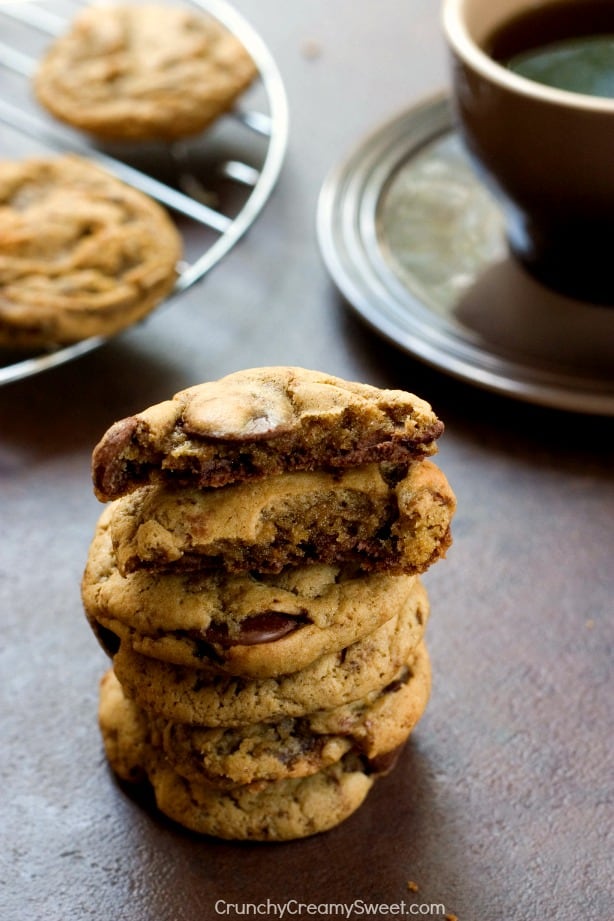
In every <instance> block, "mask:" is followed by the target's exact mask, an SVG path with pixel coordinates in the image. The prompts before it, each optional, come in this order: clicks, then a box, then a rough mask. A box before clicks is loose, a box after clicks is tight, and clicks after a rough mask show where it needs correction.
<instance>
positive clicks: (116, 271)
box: [0, 156, 182, 349]
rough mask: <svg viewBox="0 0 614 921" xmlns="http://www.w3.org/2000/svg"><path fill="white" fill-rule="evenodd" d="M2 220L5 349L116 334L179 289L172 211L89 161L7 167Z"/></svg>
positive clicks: (0, 339)
mask: <svg viewBox="0 0 614 921" xmlns="http://www.w3.org/2000/svg"><path fill="white" fill-rule="evenodd" d="M0 214H1V220H0V346H3V347H9V348H20V349H40V348H51V347H53V346H57V345H65V344H68V343H72V342H77V341H79V340H81V339H86V338H88V337H90V336H110V335H113V334H114V333H117V332H119V331H120V330H122V329H124V328H125V327H127V326H129V325H130V324H132V323H134V322H135V321H137V320H140V319H141V318H142V317H144V316H145V315H146V314H148V313H149V312H150V311H151V310H152V309H153V308H154V307H155V306H156V305H157V304H159V302H160V301H161V300H162V299H163V298H164V297H165V296H166V295H167V294H168V293H169V292H170V291H171V290H172V288H173V286H174V284H175V279H176V276H177V270H176V264H177V261H178V259H179V258H180V256H181V250H182V243H181V237H180V236H179V234H178V232H177V230H176V228H175V226H174V224H173V222H172V221H171V219H170V218H169V217H168V215H167V214H166V212H165V211H164V210H163V209H162V208H161V207H160V206H159V205H158V204H157V203H156V202H155V201H153V200H152V199H150V198H148V197H147V196H146V195H143V194H142V193H141V192H139V191H137V190H136V189H133V188H131V187H130V186H128V185H125V184H124V183H123V182H120V180H118V179H116V178H115V177H114V176H112V175H111V174H110V173H107V172H106V171H104V170H102V169H100V168H99V167H97V166H95V165H94V164H92V163H90V162H89V161H87V160H85V159H82V158H80V157H77V156H61V157H55V158H38V159H36V158H32V159H27V160H23V161H6V162H0Z"/></svg>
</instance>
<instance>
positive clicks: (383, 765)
mask: <svg viewBox="0 0 614 921" xmlns="http://www.w3.org/2000/svg"><path fill="white" fill-rule="evenodd" d="M404 747H405V743H403V744H402V745H399V746H398V747H397V748H393V749H392V751H389V752H384V753H383V754H381V755H376V756H375V758H370V759H369V771H370V773H372V774H388V772H389V771H391V770H392V769H393V768H394V766H395V765H396V763H397V761H398V760H399V755H400V754H401V752H402V751H403V748H404Z"/></svg>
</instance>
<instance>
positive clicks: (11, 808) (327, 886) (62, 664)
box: [0, 0, 614, 921]
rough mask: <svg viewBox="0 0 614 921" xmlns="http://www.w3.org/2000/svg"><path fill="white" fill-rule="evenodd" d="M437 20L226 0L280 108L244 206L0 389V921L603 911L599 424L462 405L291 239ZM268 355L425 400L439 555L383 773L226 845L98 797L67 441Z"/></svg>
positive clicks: (76, 500) (420, 65)
mask: <svg viewBox="0 0 614 921" xmlns="http://www.w3.org/2000/svg"><path fill="white" fill-rule="evenodd" d="M437 6H438V4H437V3H435V2H434V0H407V2H404V3H401V2H395V0H380V2H378V3H370V2H368V0H358V2H356V0H332V2H331V0H310V2H302V3H282V2H280V0H238V2H237V7H238V9H239V10H240V11H241V12H242V13H243V14H244V15H245V16H246V17H247V19H248V20H249V21H250V22H251V23H252V24H253V25H254V27H255V28H256V29H257V30H258V31H259V32H260V34H261V35H262V37H263V38H264V39H265V41H266V42H267V43H268V45H269V47H270V49H271V50H272V52H273V54H274V56H275V58H276V60H277V62H278V65H279V67H280V70H281V72H282V75H283V79H284V82H285V85H286V90H287V93H288V97H289V103H290V112H291V133H290V143H289V148H288V154H287V158H286V161H285V165H284V169H283V173H282V176H281V179H280V181H279V184H278V186H277V188H276V191H275V193H274V195H273V197H272V199H271V201H270V202H269V203H268V205H267V207H266V209H265V211H264V213H263V214H262V215H261V217H260V219H259V220H258V221H257V223H256V224H255V226H254V227H252V229H251V230H250V232H249V233H248V235H247V237H246V238H245V239H244V240H243V241H242V242H241V243H240V244H239V245H238V246H237V247H236V248H235V249H234V250H233V251H232V253H231V254H230V255H229V256H228V257H227V258H226V259H225V260H224V261H223V263H222V264H221V265H219V266H218V267H217V268H216V269H215V271H214V272H213V273H212V274H211V275H210V276H209V277H207V278H206V279H205V280H204V282H203V283H202V284H201V285H200V286H199V287H198V288H197V289H195V290H192V291H191V292H189V293H188V294H187V295H185V296H183V297H182V298H180V299H179V300H177V301H175V302H174V303H173V305H171V306H170V307H169V308H168V309H166V310H162V311H160V312H159V313H157V314H156V315H154V316H153V317H151V318H150V320H149V321H148V322H147V323H145V324H144V325H143V326H140V327H139V328H138V329H134V330H131V331H130V332H129V333H127V334H126V335H124V336H122V337H120V338H119V339H117V340H115V341H114V342H112V343H109V344H108V345H106V346H105V347H104V348H102V349H100V350H98V351H96V352H94V353H91V354H90V355H89V356H86V357H84V358H82V359H80V360H78V361H75V362H72V363H70V364H68V365H65V366H63V367H61V368H57V369H56V370H52V371H50V372H47V373H45V374H43V375H40V376H38V377H33V378H30V379H28V380H24V381H21V382H17V383H13V384H10V385H7V386H5V387H3V388H2V390H1V391H0V433H1V441H0V515H1V520H2V542H1V549H0V593H1V594H0V616H1V618H2V647H1V652H0V655H1V657H2V684H1V704H0V706H1V713H2V723H1V743H0V776H1V778H2V807H1V808H2V822H1V828H2V832H1V833H2V846H1V847H0V866H1V871H0V917H1V918H2V919H3V921H81V919H105V921H107V919H122V921H198V919H200V918H203V919H213V918H217V917H228V918H235V917H240V916H242V915H245V914H247V913H248V912H251V913H252V916H259V917H275V916H276V914H275V912H277V916H278V917H279V914H280V912H281V910H282V907H283V908H284V909H285V911H286V917H296V918H307V917H313V916H318V915H319V916H327V915H328V916H335V914H334V913H335V912H336V913H337V914H336V916H339V913H340V912H342V911H343V912H345V914H346V916H349V917H361V916H364V914H365V912H366V910H367V909H366V907H365V906H367V905H369V906H372V905H379V906H380V907H379V908H378V909H377V910H375V909H371V910H373V911H374V914H373V915H372V916H374V917H382V918H383V917H388V916H393V912H395V911H396V910H400V909H397V906H401V903H404V909H405V912H406V914H407V916H411V913H412V912H413V914H414V915H416V914H418V915H419V916H422V917H443V913H444V909H445V912H447V913H448V914H449V915H456V916H457V917H458V919H460V921H537V919H546V918H556V919H557V921H572V919H573V921H578V919H582V921H608V919H612V918H613V917H614V907H613V906H614V901H613V900H612V889H611V877H610V872H609V871H610V869H611V857H612V851H611V844H612V841H611V829H612V818H613V816H612V805H611V790H612V735H613V733H612V730H613V725H612V696H611V680H610V679H611V673H612V669H611V657H610V654H611V628H610V621H611V613H612V588H613V575H612V573H613V564H614V556H613V545H614V542H613V540H612V512H613V509H614V490H613V488H612V485H613V484H612V453H611V444H612V424H611V421H608V420H604V419H598V418H594V417H587V416H582V415H574V414H568V413H564V412H560V411H555V410H547V409H542V408H539V407H533V406H530V405H528V404H521V403H516V402H513V401H511V400H508V399H505V398H502V397H497V396H495V395H492V394H488V393H485V392H481V391H478V390H477V389H474V388H472V387H470V386H467V385H464V384H461V383H459V382H457V381H454V380H453V379H451V378H449V377H447V376H445V375H443V374H440V373H438V372H436V371H433V370H430V369H428V368H426V367H425V366H423V365H422V364H420V363H418V362H415V361H413V360H412V359H410V358H409V357H407V356H406V355H405V354H403V353H402V352H400V351H397V350H396V349H395V348H393V347H392V346H389V345H387V344H385V343H383V342H382V341H380V339H378V338H377V336H376V335H374V334H373V333H372V332H369V331H368V330H367V329H366V328H365V327H364V326H363V325H362V324H361V322H360V321H359V320H358V319H357V318H356V317H355V316H354V314H353V313H352V312H351V311H349V310H348V309H347V306H346V305H345V304H344V303H343V301H342V299H341V298H340V297H339V296H338V294H337V293H336V291H335V289H334V286H333V284H332V282H331V280H330V279H329V277H328V276H327V273H326V270H325V268H324V266H323V263H322V260H321V257H320V254H319V251H318V246H317V241H316V235H315V209H316V202H317V196H318V192H319V189H320V187H321V184H322V182H323V180H324V178H325V176H326V174H327V173H328V171H329V169H330V168H331V167H332V166H333V165H334V164H335V163H336V162H337V161H338V159H339V158H340V157H341V156H342V155H344V154H345V153H347V152H348V151H349V150H350V149H351V148H352V147H353V146H354V145H355V144H356V143H358V142H359V140H360V139H361V138H362V137H363V136H364V135H365V134H366V133H367V132H369V131H370V130H371V129H372V128H374V127H375V126H377V125H379V124H380V123H381V122H382V121H384V120H386V119H388V118H389V117H392V116H393V115H395V114H396V113H397V112H399V111H401V110H403V109H405V108H406V107H408V106H409V105H411V104H412V102H414V101H417V100H419V99H420V98H422V97H423V96H424V95H425V94H430V93H431V92H434V91H436V90H439V89H441V88H443V87H444V86H445V85H446V81H447V75H446V59H445V53H444V48H443V41H442V38H441V35H440V28H439V21H438V9H437ZM314 52H317V53H314ZM266 364H299V365H303V366H306V367H312V368H318V369H321V370H325V371H328V372H332V373H334V374H338V375H341V376H344V377H347V378H349V379H354V380H364V381H368V382H370V383H373V384H376V385H381V386H391V387H401V388H405V389H409V390H413V391H415V392H417V393H419V394H420V395H421V396H423V397H425V398H426V399H428V400H429V401H430V402H431V403H432V404H433V405H434V407H435V409H436V410H437V412H438V413H439V415H440V416H441V417H442V418H443V420H444V421H445V423H446V433H445V435H444V436H443V439H442V440H441V447H440V453H439V457H438V462H439V464H440V466H441V467H442V468H443V469H444V471H445V472H446V474H447V475H448V478H449V480H450V482H451V483H452V485H453V487H454V489H455V491H456V493H457V495H458V502H459V505H458V513H457V516H456V519H455V526H454V536H455V542H454V546H453V548H452V550H451V551H450V553H449V555H448V558H447V559H446V560H445V561H443V562H441V563H439V564H437V566H436V567H434V568H433V569H432V570H431V571H430V572H429V574H428V575H427V577H426V582H427V585H428V588H429V592H430V596H431V603H432V609H433V611H432V617H431V622H430V625H429V628H428V637H429V641H430V650H431V653H432V658H433V667H434V687H433V694H432V699H431V702H430V705H429V707H428V710H427V712H426V714H425V716H424V718H423V720H422V722H421V723H420V725H419V727H418V728H417V730H416V732H415V734H414V735H413V737H412V741H411V743H410V744H409V746H408V748H407V750H406V751H405V753H404V754H403V756H402V759H401V761H400V763H399V765H398V767H397V769H396V771H395V772H394V773H393V774H392V775H390V776H388V777H387V778H385V779H383V780H382V781H381V782H380V783H379V784H378V785H376V787H375V789H374V791H373V792H372V794H371V795H370V797H369V798H368V800H367V802H366V803H365V805H364V806H363V807H362V808H361V809H360V810H359V811H358V812H357V813H356V814H355V815H354V816H353V817H351V818H350V819H349V820H347V821H346V822H345V823H344V824H343V825H341V826H340V827H338V828H336V829H334V830H333V831H331V832H329V833H327V834H325V835H321V836H317V837H315V838H312V839H309V840H305V841H302V842H295V843H289V844H280V845H257V844H254V845H250V844H235V843H224V842H217V841H214V840H208V839H202V838H198V837H196V836H194V835H191V834H189V833H186V832H185V831H183V830H181V829H180V828H178V827H175V826H173V825H172V824H171V823H169V822H167V821H166V820H164V819H163V818H161V817H159V816H157V815H155V814H153V813H152V812H151V811H148V810H147V809H146V808H143V806H142V805H140V804H139V803H138V802H136V801H135V800H134V799H133V798H131V797H129V796H128V795H126V793H125V792H124V791H122V790H121V789H120V788H119V787H118V786H117V785H116V783H115V782H114V780H113V778H112V776H111V775H110V773H109V771H108V769H107V766H106V763H105V759H104V757H103V753H102V747H101V741H100V737H99V734H98V728H97V723H96V706H97V686H98V680H99V678H100V676H101V674H102V672H103V670H104V669H105V667H106V660H105V658H104V655H103V653H102V651H101V650H100V649H99V647H98V645H97V643H96V641H95V640H94V638H93V635H92V634H91V632H90V630H89V628H88V626H87V625H86V622H85V619H84V616H83V613H82V609H81V603H80V597H79V581H80V577H81V572H82V569H83V565H84V561H85V557H86V553H87V547H88V544H89V541H90V538H91V535H92V531H93V528H94V523H95V521H96V518H97V516H98V514H99V512H100V510H101V506H100V505H99V504H98V503H97V501H96V500H95V499H94V497H93V494H92V490H91V483H90V474H89V459H90V453H91V450H92V447H93V445H94V443H95V442H96V441H97V440H98V438H99V437H100V435H101V434H102V433H103V431H104V430H105V429H106V428H107V426H108V425H109V424H110V423H111V422H112V421H113V420H115V419H117V418H120V417H122V416H124V415H126V414H128V413H130V412H132V411H135V410H138V409H141V408H144V407H145V406H148V405H150V404H151V403H153V402H157V401H158V400H161V399H164V398H166V397H167V396H169V395H170V394H172V393H174V392H175V391H176V390H178V389H179V388H181V387H184V386H187V385H190V384H193V383H197V382H199V381H202V380H206V379H212V378H217V377H219V376H221V375H223V374H225V373H227V372H230V371H232V370H235V369H238V368H241V367H247V366H253V365H266ZM408 881H413V882H415V883H416V884H417V886H418V891H417V892H410V891H409V890H408V888H407V884H408ZM267 900H268V909H267ZM300 903H305V904H304V905H303V906H302V907H301V905H300ZM306 906H311V907H306ZM335 906H336V907H335ZM339 906H342V907H341V908H340V907H339ZM411 906H413V908H412V907H411ZM265 910H267V911H268V914H265V913H264V912H265ZM257 911H258V912H260V914H258V915H255V912H257Z"/></svg>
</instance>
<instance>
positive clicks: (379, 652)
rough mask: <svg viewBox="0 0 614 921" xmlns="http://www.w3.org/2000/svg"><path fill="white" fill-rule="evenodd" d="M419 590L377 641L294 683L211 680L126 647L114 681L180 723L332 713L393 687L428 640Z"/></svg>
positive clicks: (297, 675) (319, 662) (291, 679)
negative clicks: (400, 673) (408, 662)
mask: <svg viewBox="0 0 614 921" xmlns="http://www.w3.org/2000/svg"><path fill="white" fill-rule="evenodd" d="M417 589H418V590H417V591H416V594H415V598H414V603H413V604H409V605H407V606H406V608H405V609H404V610H403V611H401V612H400V613H399V614H398V615H397V616H396V617H394V618H392V619H391V620H389V621H387V622H386V623H385V624H384V625H383V626H381V627H379V628H378V629H377V630H375V631H374V632H373V633H370V634H369V635H368V636H366V637H363V638H362V639H361V640H358V641H357V642H355V643H352V644H351V645H350V646H348V647H346V648H345V649H343V650H341V651H340V652H336V653H328V654H326V655H324V656H320V658H319V659H316V660H315V661H314V662H312V663H311V664H310V665H308V666H307V667H306V668H304V669H301V671H298V672H293V673H291V674H289V675H280V676H278V677H271V678H262V679H246V678H236V677H229V676H220V675H212V674H211V673H210V672H209V671H208V670H206V669H198V668H188V667H186V666H181V665H171V664H169V663H167V662H162V661H160V660H159V659H152V658H149V657H148V656H143V655H140V654H139V653H136V652H134V651H133V650H132V649H131V648H130V647H129V646H128V645H127V644H124V643H122V644H121V645H120V647H119V650H118V651H117V653H116V655H115V656H114V659H113V665H114V669H115V674H116V675H117V678H118V680H119V681H120V683H121V685H122V687H123V689H124V692H125V694H126V696H127V697H130V698H131V699H133V700H134V701H135V702H136V703H137V704H138V705H139V706H140V707H141V708H142V709H143V710H145V711H146V712H147V713H148V714H149V715H150V716H151V717H163V718H165V719H168V720H171V721H172V722H177V723H192V724H198V725H201V726H209V727H218V726H225V727H236V726H243V725H245V724H247V723H261V722H273V721H279V720H280V719H283V718H284V717H300V716H305V715H306V714H307V713H312V712H313V711H315V710H322V709H327V710H330V709H333V708H334V707H340V706H343V705H344V704H348V703H351V702H352V701H356V700H359V699H360V698H363V697H366V696H367V695H368V694H370V693H371V692H372V691H377V690H381V689H382V688H384V687H385V686H386V685H387V684H389V683H390V682H391V681H393V680H394V679H395V676H396V675H397V673H398V671H399V670H400V669H401V668H402V667H403V665H404V664H405V663H406V662H407V660H408V659H409V657H410V655H411V653H412V651H413V650H414V649H416V648H417V646H418V645H419V643H420V642H421V641H422V638H423V636H424V624H425V621H426V616H427V611H428V598H427V594H426V591H425V589H424V588H423V587H422V585H420V583H418V586H417Z"/></svg>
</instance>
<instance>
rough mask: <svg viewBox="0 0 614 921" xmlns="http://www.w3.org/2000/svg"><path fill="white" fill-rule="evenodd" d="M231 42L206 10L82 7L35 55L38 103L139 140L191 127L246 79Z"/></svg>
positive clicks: (92, 128)
mask: <svg viewBox="0 0 614 921" xmlns="http://www.w3.org/2000/svg"><path fill="white" fill-rule="evenodd" d="M256 73H257V71H256V67H255V65H254V63H253V61H252V59H251V57H250V55H249V54H248V53H247V51H246V50H245V48H244V47H243V45H242V44H241V42H240V41H239V40H238V39H237V38H236V37H235V36H234V35H233V34H232V33H231V32H229V31H228V29H226V28H225V27H224V26H223V25H221V24H220V23H219V22H218V21H217V20H215V19H214V18H213V17H211V16H208V15H206V14H204V13H201V12H199V11H196V10H189V9H187V8H185V7H184V8H182V7H173V6H164V5H156V4H145V5H137V4H134V5H129V4H114V5H107V6H103V5H101V6H92V7H89V8H87V9H85V10H83V11H82V12H80V13H79V14H78V15H77V16H76V17H75V19H74V21H73V23H72V26H71V27H70V29H69V31H68V32H67V33H66V34H65V35H64V36H62V37H60V38H59V39H57V40H56V41H55V42H54V43H53V44H52V45H51V47H50V48H49V49H48V51H47V52H46V54H45V56H44V57H43V59H42V61H41V63H40V65H39V68H38V71H37V73H36V75H35V78H34V90H35V93H36V95H37V97H38V100H39V102H40V103H41V104H42V105H43V106H45V108H47V109H48V110H49V111H50V112H51V113H52V114H53V115H54V116H55V117H56V118H58V119H60V120H62V121H64V122H67V123H68V124H70V125H73V126H75V127H77V128H80V129H82V130H84V131H88V132H90V133H92V134H95V135H98V136H100V137H107V138H115V139H123V140H148V139H166V140H171V139H175V138H180V137H185V136H188V135H193V134H196V133H198V132H200V131H201V130H202V129H203V128H205V127H206V126H207V125H209V124H210V123H211V122H212V121H213V120H214V119H216V118H217V117H218V116H219V115H221V114H222V113H223V112H225V111H226V110H227V109H229V108H231V107H232V105H233V103H234V101H235V100H236V98H237V97H238V96H239V94H240V93H242V92H243V91H244V90H245V89H246V88H247V87H248V86H249V84H250V83H251V82H252V81H253V79H254V78H255V76H256Z"/></svg>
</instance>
